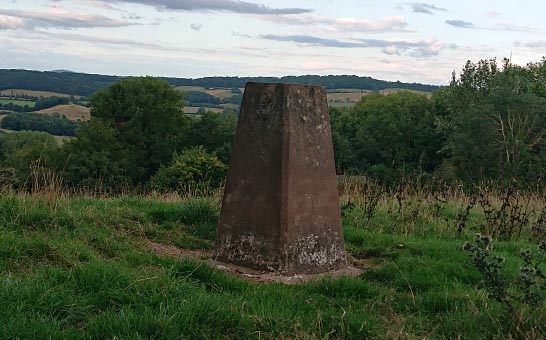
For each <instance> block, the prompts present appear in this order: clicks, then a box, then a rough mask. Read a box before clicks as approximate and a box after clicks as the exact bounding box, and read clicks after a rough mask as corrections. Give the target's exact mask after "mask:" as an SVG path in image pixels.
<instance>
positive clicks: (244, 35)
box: [231, 31, 252, 38]
mask: <svg viewBox="0 0 546 340" xmlns="http://www.w3.org/2000/svg"><path fill="white" fill-rule="evenodd" d="M231 35H232V36H234V37H241V38H252V36H251V35H248V34H244V33H240V32H236V31H231Z"/></svg>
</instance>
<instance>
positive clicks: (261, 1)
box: [0, 0, 546, 85]
mask: <svg viewBox="0 0 546 340" xmlns="http://www.w3.org/2000/svg"><path fill="white" fill-rule="evenodd" d="M469 8H472V10H469ZM531 8H532V9H533V13H540V12H542V11H541V9H546V6H545V5H544V4H543V3H541V2H539V1H538V0H533V1H530V2H528V3H527V5H526V6H520V5H519V4H517V3H514V2H509V1H497V2H495V3H489V2H485V3H481V2H480V3H477V2H470V1H468V0H463V1H459V2H457V3H453V2H449V1H447V0H439V1H434V2H433V3H418V2H411V3H402V2H396V1H386V2H385V1H377V0H368V1H366V2H362V1H357V0H347V1H343V2H337V3H334V2H333V1H331V0H319V1H311V0H302V1H299V2H297V3H296V4H294V3H293V2H290V1H288V0H275V1H273V0H249V1H236V0H206V1H202V0H201V1H199V0H115V1H107V0H18V1H17V2H15V1H13V2H10V3H8V4H5V5H3V6H2V7H0V42H1V43H2V45H3V49H2V50H0V58H1V59H2V60H3V65H2V68H6V69H27V70H37V71H51V70H57V69H66V70H71V71H73V72H76V73H88V74H102V75H117V76H124V77H126V76H143V75H149V76H154V77H171V78H191V79H196V78H205V77H241V78H242V77H282V76H287V75H294V76H299V75H356V76H360V77H371V78H374V79H380V80H386V81H393V82H394V81H400V82H404V83H421V84H430V85H446V84H448V83H449V81H450V79H451V74H452V72H453V71H455V72H456V73H459V72H460V70H461V69H462V68H463V66H464V64H465V63H466V61H467V60H471V61H473V62H477V61H479V60H481V59H493V58H496V59H497V60H498V61H501V60H502V59H503V58H505V57H510V58H511V60H512V61H513V62H514V64H518V65H525V64H527V63H529V62H539V61H540V60H541V58H542V57H543V56H544V55H546V52H545V51H544V50H545V48H546V40H545V39H544V38H543V36H544V34H545V33H546V25H545V24H544V22H543V21H541V20H540V18H539V17H538V16H532V15H529V14H530V13H529V12H530V10H529V9H531Z"/></svg>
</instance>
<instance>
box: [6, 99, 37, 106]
mask: <svg viewBox="0 0 546 340" xmlns="http://www.w3.org/2000/svg"><path fill="white" fill-rule="evenodd" d="M10 103H11V104H13V105H19V106H25V105H28V107H34V104H35V102H33V101H31V100H23V99H10V98H0V104H10Z"/></svg>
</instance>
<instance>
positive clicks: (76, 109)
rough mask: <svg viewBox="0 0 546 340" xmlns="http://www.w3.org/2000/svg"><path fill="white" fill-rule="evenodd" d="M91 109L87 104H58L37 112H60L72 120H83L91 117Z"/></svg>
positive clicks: (49, 113) (52, 113)
mask: <svg viewBox="0 0 546 340" xmlns="http://www.w3.org/2000/svg"><path fill="white" fill-rule="evenodd" d="M90 111H91V110H90V109H89V108H88V107H85V106H81V105H76V104H67V105H57V106H53V107H50V108H47V109H43V110H39V111H36V113H41V114H46V115H49V116H52V115H54V114H55V113H58V114H59V115H60V116H65V117H66V118H68V119H70V120H74V121H77V120H81V121H86V120H89V119H90V118H91V115H90Z"/></svg>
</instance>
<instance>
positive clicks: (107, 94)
mask: <svg viewBox="0 0 546 340" xmlns="http://www.w3.org/2000/svg"><path fill="white" fill-rule="evenodd" d="M90 103H91V116H92V120H91V122H89V123H85V124H83V125H82V128H81V129H80V131H79V133H78V138H77V140H76V141H74V142H73V143H72V144H71V145H69V146H68V147H67V149H66V151H67V152H68V156H67V157H66V158H65V159H67V164H66V166H63V167H61V168H62V169H65V172H66V173H67V174H68V176H70V181H71V182H73V183H77V182H78V181H79V182H82V181H83V182H84V181H87V180H88V179H94V180H99V181H105V180H106V182H105V184H106V186H110V185H112V184H113V183H119V181H120V179H121V178H122V177H123V178H124V179H125V182H128V183H130V184H132V185H140V184H143V183H145V182H146V181H148V179H149V178H150V177H151V176H152V175H153V174H154V173H155V172H156V171H157V170H158V169H159V167H160V165H161V164H168V163H169V162H170V161H171V159H172V155H173V153H174V152H175V151H176V150H178V149H179V148H180V147H181V145H182V141H183V138H184V134H185V133H186V130H185V127H187V126H188V118H186V117H185V116H184V114H183V113H182V98H181V95H180V93H178V92H177V91H175V90H174V89H173V88H172V87H171V86H169V85H168V84H167V83H165V82H163V81H161V80H158V79H154V78H149V77H147V78H131V79H127V80H123V81H120V82H118V83H116V84H114V85H112V86H111V87H110V88H108V89H107V90H101V91H99V92H97V93H96V94H95V95H93V97H92V98H91V101H90Z"/></svg>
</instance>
